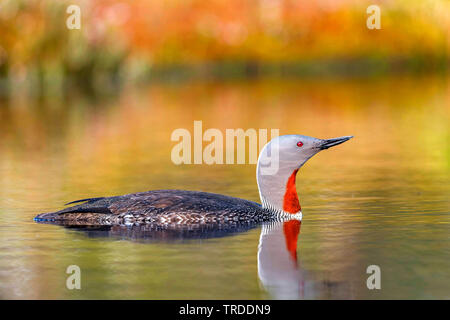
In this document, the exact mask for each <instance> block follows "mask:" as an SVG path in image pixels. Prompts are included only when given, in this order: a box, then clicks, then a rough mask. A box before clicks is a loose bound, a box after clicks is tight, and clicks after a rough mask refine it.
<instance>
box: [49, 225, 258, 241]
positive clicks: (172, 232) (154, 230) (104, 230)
mask: <svg viewBox="0 0 450 320" xmlns="http://www.w3.org/2000/svg"><path fill="white" fill-rule="evenodd" d="M46 223H47V224H53V223H51V222H46ZM58 225H61V226H64V227H65V228H67V229H71V230H76V231H80V232H83V233H85V234H86V235H87V236H88V237H90V238H111V239H120V240H131V241H137V242H146V243H152V242H184V241H191V240H195V239H209V238H221V237H226V236H231V235H234V234H238V233H242V232H246V231H249V230H250V229H253V228H256V227H258V226H259V225H260V224H259V223H256V222H229V223H226V224H224V223H205V224H201V223H200V224H167V225H158V224H140V225H137V224H134V225H101V226H100V225H98V226H96V225H84V224H82V223H80V224H73V223H70V224H63V223H58Z"/></svg>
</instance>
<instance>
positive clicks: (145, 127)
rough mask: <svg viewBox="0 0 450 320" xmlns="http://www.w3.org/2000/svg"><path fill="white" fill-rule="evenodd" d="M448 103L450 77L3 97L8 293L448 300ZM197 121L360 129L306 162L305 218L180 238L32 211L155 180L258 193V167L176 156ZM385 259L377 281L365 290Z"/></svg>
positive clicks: (1, 165) (286, 129)
mask: <svg viewBox="0 0 450 320" xmlns="http://www.w3.org/2000/svg"><path fill="white" fill-rule="evenodd" d="M449 102H450V86H449V83H448V80H447V79H442V78H421V79H402V78H395V79H383V80H370V81H369V80H348V81H347V80H346V81H343V80H339V81H338V80H322V81H316V80H314V81H285V82H281V81H271V80H266V81H255V82H251V83H244V82H243V83H239V82H234V83H213V84H204V83H195V84H177V85H151V86H148V87H144V88H140V89H133V90H131V89H129V90H128V89H126V90H124V91H123V92H121V93H118V94H117V95H116V96H112V97H108V98H102V99H91V98H87V97H84V96H74V97H70V98H64V97H61V98H52V99H43V100H39V101H36V100H30V99H26V97H20V96H19V97H13V98H12V99H11V100H9V101H3V102H1V106H0V128H1V130H0V298H2V299H20V298H24V299H33V298H43V299H57V298H62V299H72V298H81V299H94V298H97V299H110V298H111V299H112V298H119V299H229V298H232V299H267V298H288V299H302V298H306V299H329V298H343V299H356V298H362V299H372V298H374V299H381V298H393V299H397V298H413V299H416V298H424V299H428V298H446V299H449V298H450V214H449V211H450V202H449V194H450V183H449V182H450V165H449V163H450V144H449V123H450V122H449V120H450V119H449V118H450V117H449V109H450V108H449ZM194 120H202V121H203V127H204V130H205V129H207V128H218V129H221V130H225V129H226V128H244V129H247V128H255V129H259V128H268V129H270V128H279V129H280V134H292V133H299V134H306V135H310V136H315V137H320V138H329V137H336V136H342V135H354V136H355V138H354V139H352V140H351V141H349V142H347V143H345V144H343V145H341V146H339V147H336V148H333V149H330V150H326V151H324V152H321V153H320V154H318V155H316V156H315V157H314V158H312V159H311V160H310V161H309V162H308V163H307V164H306V165H305V166H304V167H303V168H302V169H301V170H300V172H299V175H298V177H297V190H298V192H299V195H300V202H301V204H302V208H303V221H302V222H301V224H299V223H296V222H291V223H290V224H284V225H283V224H274V225H266V226H257V227H254V228H250V229H249V230H247V231H243V232H238V233H234V234H228V235H226V236H223V235H222V236H220V237H210V238H208V237H203V238H197V239H189V238H183V237H177V238H175V239H174V238H161V237H159V238H148V237H139V232H135V233H130V232H128V233H127V230H119V231H118V232H111V231H98V230H97V231H89V232H86V231H79V230H76V229H69V228H63V227H58V226H53V225H44V224H37V223H35V222H34V221H33V217H34V216H35V215H36V214H37V213H40V212H45V211H52V210H56V209H59V208H61V206H62V205H63V204H64V203H66V202H68V201H71V200H76V199H80V198H86V197H95V196H109V195H117V194H125V193H131V192H138V191H146V190H151V189H163V188H164V189H166V188H177V189H192V190H204V191H210V192H216V193H221V194H226V195H231V196H237V197H242V198H246V199H250V200H253V201H259V195H258V190H257V187H256V181H255V170H256V168H255V165H252V164H246V165H211V166H208V165H185V166H176V165H174V164H173V163H172V162H171V158H170V153H171V148H172V147H173V146H174V144H175V143H174V142H172V141H170V135H171V133H172V131H173V130H174V129H176V128H186V129H188V130H190V131H191V132H192V131H193V121H194ZM223 132H224V131H223ZM296 246H297V247H296ZM295 260H296V261H297V262H295ZM373 264H374V265H378V266H380V268H381V273H382V279H381V286H382V288H381V290H368V289H367V287H366V279H367V277H368V275H367V274H366V268H367V267H368V266H369V265H373ZM69 265H78V266H79V267H80V268H81V272H82V289H81V290H68V289H67V288H66V286H65V285H66V279H67V276H68V275H67V274H66V273H65V271H66V268H67V266H69Z"/></svg>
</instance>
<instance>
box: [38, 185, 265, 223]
mask: <svg viewBox="0 0 450 320" xmlns="http://www.w3.org/2000/svg"><path fill="white" fill-rule="evenodd" d="M79 201H83V200H79ZM84 201H85V202H84V203H82V204H80V205H76V206H73V207H69V208H66V209H63V210H61V211H57V212H51V213H43V214H40V215H38V216H37V217H36V219H42V220H52V221H55V222H57V221H78V222H83V223H85V224H96V225H114V224H136V223H137V224H143V223H151V224H158V225H174V224H204V223H232V222H238V221H249V222H262V221H267V220H270V219H272V218H273V217H274V215H273V214H272V213H271V212H270V211H269V210H266V209H264V208H263V207H262V206H261V205H260V204H258V203H256V202H253V201H248V200H244V199H239V198H234V197H229V196H224V195H220V194H215V193H208V192H199V191H186V190H153V191H147V192H140V193H132V194H127V195H123V196H116V197H104V198H92V199H85V200H84ZM76 202H77V201H75V202H73V203H76Z"/></svg>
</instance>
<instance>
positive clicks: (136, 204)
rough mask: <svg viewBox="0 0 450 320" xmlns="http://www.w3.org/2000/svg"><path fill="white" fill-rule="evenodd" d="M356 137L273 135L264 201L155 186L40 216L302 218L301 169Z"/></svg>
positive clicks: (145, 220)
mask: <svg viewBox="0 0 450 320" xmlns="http://www.w3.org/2000/svg"><path fill="white" fill-rule="evenodd" d="M350 138H351V137H350V136H347V137H340V138H334V139H327V140H322V139H316V138H312V137H307V136H301V135H286V136H280V137H277V138H275V139H272V140H271V141H270V142H269V143H268V144H266V145H265V146H264V148H263V150H262V151H261V153H260V156H259V159H258V165H257V170H256V171H257V182H258V189H259V193H260V198H261V203H262V204H261V205H260V204H258V203H256V202H252V201H249V200H244V199H239V198H234V197H229V196H225V195H220V194H214V193H207V192H200V191H186V190H154V191H147V192H141V193H133V194H128V195H123V196H114V197H101V198H90V199H83V200H78V201H74V202H71V203H69V204H73V203H79V202H84V203H82V204H78V205H75V206H72V207H68V208H66V209H63V210H60V211H57V212H50V213H42V214H40V215H38V216H37V217H36V218H35V220H36V221H38V222H53V223H58V224H65V225H67V224H75V225H80V224H83V225H122V224H125V225H133V224H153V225H162V226H170V225H192V226H194V225H204V224H218V223H219V224H227V223H231V224H233V223H236V222H249V223H250V222H252V223H254V222H263V221H276V220H278V219H279V218H292V219H301V218H302V212H301V207H300V203H299V199H298V195H297V190H296V186H295V179H296V175H297V172H298V170H299V169H300V167H301V166H302V165H303V164H304V163H305V162H306V161H307V160H308V159H309V158H311V157H312V156H313V155H315V154H316V153H318V152H319V151H321V150H323V149H327V148H329V147H332V146H335V145H338V144H340V143H342V142H345V141H347V140H349V139H350Z"/></svg>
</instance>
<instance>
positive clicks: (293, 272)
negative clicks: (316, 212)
mask: <svg viewBox="0 0 450 320" xmlns="http://www.w3.org/2000/svg"><path fill="white" fill-rule="evenodd" d="M301 224H302V223H301V221H299V220H289V221H285V222H273V223H265V224H263V226H262V230H261V235H260V238H259V246H258V276H259V279H260V281H261V284H262V285H263V287H264V288H265V289H266V290H267V291H268V292H269V294H270V295H271V296H272V297H273V298H275V299H302V298H303V297H304V284H305V281H304V275H303V272H302V270H301V269H300V268H299V264H298V261H297V241H298V235H299V234H300V227H301Z"/></svg>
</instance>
